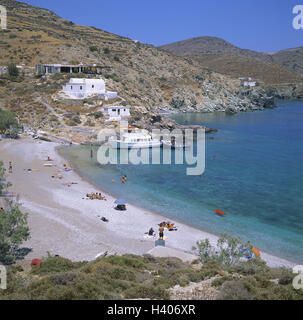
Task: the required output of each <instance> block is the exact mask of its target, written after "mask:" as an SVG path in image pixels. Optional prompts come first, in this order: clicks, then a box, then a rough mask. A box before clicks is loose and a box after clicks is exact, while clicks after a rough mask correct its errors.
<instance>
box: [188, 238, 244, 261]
mask: <svg viewBox="0 0 303 320" xmlns="http://www.w3.org/2000/svg"><path fill="white" fill-rule="evenodd" d="M197 246H198V248H195V247H193V250H196V251H198V254H199V256H200V260H201V262H202V263H207V262H209V261H218V262H220V263H222V264H223V265H225V266H231V265H235V264H237V263H238V262H239V261H240V259H241V258H246V256H247V250H250V249H248V248H249V247H250V245H249V243H248V242H247V243H244V242H242V241H241V240H240V239H239V238H238V237H233V236H231V235H228V234H227V233H222V234H221V235H220V237H219V239H218V241H217V246H216V247H213V246H212V245H211V244H210V242H209V240H208V239H205V240H201V241H198V242H197ZM243 248H247V250H245V251H244V250H243Z"/></svg>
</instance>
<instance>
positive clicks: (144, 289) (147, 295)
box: [125, 285, 169, 300]
mask: <svg viewBox="0 0 303 320" xmlns="http://www.w3.org/2000/svg"><path fill="white" fill-rule="evenodd" d="M125 298H126V299H137V298H143V299H165V300H167V299H169V293H168V292H167V291H166V290H165V289H164V288H163V287H160V286H158V287H155V286H146V285H138V286H135V287H132V288H130V289H128V290H126V292H125Z"/></svg>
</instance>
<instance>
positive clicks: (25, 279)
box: [0, 254, 303, 300]
mask: <svg viewBox="0 0 303 320" xmlns="http://www.w3.org/2000/svg"><path fill="white" fill-rule="evenodd" d="M294 276H295V275H294V274H293V273H292V272H291V270H288V269H284V268H275V269H272V268H269V267H267V266H266V264H265V262H264V261H262V260H261V259H252V260H249V261H243V262H239V263H237V264H236V265H232V266H228V267H227V266H225V265H222V264H220V263H219V262H216V261H209V262H207V263H205V264H203V265H202V264H199V263H197V261H195V262H193V263H192V264H189V263H185V262H182V261H181V260H179V259H176V258H155V257H152V256H150V255H144V256H135V255H129V254H128V255H123V256H116V255H114V256H108V257H105V258H98V259H97V260H94V261H90V262H87V261H83V262H72V261H70V260H68V259H65V258H62V257H59V256H50V255H49V256H48V257H47V258H44V259H43V262H42V263H41V265H40V267H35V266H34V267H33V268H32V270H31V271H28V272H25V271H24V270H23V267H21V266H20V265H16V266H13V267H12V268H10V269H9V271H8V286H7V290H5V291H4V290H2V291H0V299H25V300H28V299H30V300H32V299H33V300H36V299H52V300H71V299H73V300H78V299H92V300H95V299H98V300H99V299H169V298H171V297H173V290H174V289H173V287H174V286H176V285H178V286H180V287H179V288H181V289H182V288H186V286H188V285H190V284H191V283H199V284H200V285H201V287H203V283H204V281H206V280H207V279H213V280H212V282H211V287H212V288H213V290H215V292H216V296H215V297H214V298H216V299H231V300H238V299H241V300H242V299H245V300H251V299H259V300H261V299H270V300H274V299H283V300H284V299H294V300H295V299H298V300H302V299H303V290H302V289H300V290H295V289H294V288H293V287H292V279H293V278H294ZM205 290H208V289H205ZM204 294H205V293H203V292H201V298H203V295H204ZM184 298H186V299H191V296H186V297H184Z"/></svg>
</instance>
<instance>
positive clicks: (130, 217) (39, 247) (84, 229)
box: [0, 138, 296, 267]
mask: <svg viewBox="0 0 303 320" xmlns="http://www.w3.org/2000/svg"><path fill="white" fill-rule="evenodd" d="M59 146H60V144H57V143H52V142H44V141H34V140H32V139H30V138H21V139H19V140H15V141H14V140H8V141H6V140H2V142H0V151H1V155H3V156H2V157H1V160H4V162H5V164H6V162H7V161H8V159H12V161H13V164H16V163H17V165H18V167H19V163H20V160H21V163H22V160H23V161H24V163H25V164H27V165H31V166H34V167H37V168H38V167H39V170H40V171H39V172H31V173H28V172H26V171H24V170H23V172H22V171H21V168H19V170H18V171H19V172H18V175H17V174H16V173H15V172H13V174H12V175H8V177H7V180H8V181H11V182H12V183H13V187H12V188H11V189H12V191H14V192H16V193H17V194H19V195H20V200H21V202H22V207H24V209H25V211H26V212H29V225H30V228H31V233H32V239H30V240H29V241H27V242H26V243H25V244H24V245H25V246H26V245H28V246H29V247H32V248H33V251H32V252H31V253H30V254H29V255H28V256H27V257H26V258H25V259H28V258H36V257H39V256H40V257H41V256H45V254H46V253H47V251H49V252H50V253H53V254H60V255H61V256H65V257H67V258H69V259H71V260H93V259H94V258H95V257H96V256H97V255H98V254H99V253H103V252H105V251H108V252H109V253H117V254H123V253H133V254H144V253H147V252H148V251H149V250H151V249H152V248H154V240H156V238H153V239H146V238H144V233H145V232H147V231H148V230H149V228H150V227H153V228H154V230H155V231H156V233H157V230H158V229H157V224H158V223H160V222H161V221H164V220H167V219H169V220H172V218H167V217H165V216H163V215H162V214H160V213H157V212H153V211H150V210H147V209H145V208H140V207H139V206H137V205H136V204H132V203H129V204H128V205H127V211H126V212H119V211H116V210H115V209H114V208H113V202H114V199H115V198H114V196H113V195H111V194H110V193H108V192H107V191H106V190H102V189H100V187H99V186H96V185H94V184H93V183H92V182H91V181H89V179H87V178H86V177H85V176H83V175H81V173H79V171H78V170H79V169H76V168H75V170H73V171H72V172H69V173H60V174H62V175H63V176H64V178H63V179H62V181H59V180H58V179H52V178H51V175H52V174H53V173H54V170H55V171H59V172H60V170H62V168H63V163H69V160H67V159H65V158H64V157H63V156H61V155H60V154H59V151H58V147H59ZM36 147H37V148H36ZM9 149H10V150H9ZM44 149H47V150H44ZM42 154H45V156H46V155H47V156H50V157H51V158H52V159H54V162H53V164H54V166H53V168H46V167H43V163H42V162H45V160H42V159H41V158H42V157H41V155H42ZM20 155H21V159H20ZM45 156H43V157H44V158H45ZM3 158H4V159H3ZM25 164H23V165H25ZM29 168H30V167H29ZM32 168H33V167H32ZM60 168H61V169H60ZM21 173H23V174H21ZM40 173H41V174H40ZM29 174H30V175H32V177H33V179H27V175H29ZM24 178H25V179H24ZM66 179H69V180H70V181H73V180H74V181H77V184H75V185H72V186H70V187H66V186H64V185H63V184H62V183H63V182H65V180H66ZM60 182H61V183H60ZM24 183H25V184H24ZM46 185H47V187H45V186H46ZM29 186H31V188H29ZM29 189H30V190H31V192H30V193H29ZM97 190H98V191H100V192H101V193H102V194H103V195H105V197H106V199H107V201H101V200H85V195H86V193H90V192H92V191H94V192H96V191H97ZM42 191H43V192H45V195H46V196H45V197H43V198H41V197H39V196H38V197H37V194H36V193H38V194H39V193H40V192H42ZM62 212H64V215H62ZM98 214H99V216H98ZM101 216H105V217H107V218H108V219H109V222H108V223H104V222H102V221H100V217H101ZM96 221H98V223H97V222H96ZM134 221H135V222H136V223H134ZM174 222H175V224H176V226H177V227H178V231H177V232H169V231H166V232H165V235H167V237H168V238H167V240H166V246H167V247H168V248H173V249H178V250H182V251H185V252H191V247H192V246H195V245H196V241H199V240H201V239H205V238H209V240H210V242H211V243H212V244H215V243H216V240H217V239H218V236H217V235H214V234H211V233H208V232H207V231H203V230H201V229H198V228H195V227H194V226H191V225H188V224H185V223H183V222H179V221H177V220H175V219H174ZM43 254H44V255H43ZM261 256H262V258H263V260H265V261H266V262H267V264H268V265H269V266H271V267H278V266H286V267H292V266H294V265H295V264H296V263H294V262H292V261H288V260H286V259H284V258H280V257H277V256H274V255H271V254H269V253H266V252H263V251H262V253H261Z"/></svg>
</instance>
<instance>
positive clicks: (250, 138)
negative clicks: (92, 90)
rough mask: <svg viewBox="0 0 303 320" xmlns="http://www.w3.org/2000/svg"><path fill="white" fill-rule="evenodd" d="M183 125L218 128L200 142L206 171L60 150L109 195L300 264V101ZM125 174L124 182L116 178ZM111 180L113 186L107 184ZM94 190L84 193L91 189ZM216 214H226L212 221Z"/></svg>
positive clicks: (185, 120)
mask: <svg viewBox="0 0 303 320" xmlns="http://www.w3.org/2000/svg"><path fill="white" fill-rule="evenodd" d="M173 118H174V119H175V120H176V121H177V122H179V123H182V124H202V125H206V126H207V127H213V128H216V129H218V130H219V131H218V132H217V133H213V134H208V135H207V139H206V167H205V172H204V174H203V175H202V177H201V176H187V175H186V168H187V165H163V164H160V165H152V164H149V165H131V164H129V165H103V166H102V165H100V164H99V163H98V162H97V160H96V157H95V156H96V153H97V147H94V158H93V159H91V158H90V147H88V146H75V147H66V148H62V149H61V150H60V153H61V154H62V155H63V156H64V157H66V158H68V160H70V162H71V163H72V165H74V166H75V167H76V168H77V169H78V170H79V171H80V173H81V174H82V175H83V176H85V177H86V178H87V179H89V180H90V181H92V182H93V183H95V184H96V185H98V186H100V187H101V188H102V189H104V190H107V191H108V192H110V193H112V194H113V195H115V196H116V197H123V198H125V199H126V200H127V201H129V202H131V203H135V204H137V205H139V206H141V207H144V208H147V209H150V210H154V211H156V212H158V213H161V214H164V215H166V216H168V217H169V218H171V219H172V220H173V219H177V220H179V221H182V222H185V223H187V224H190V225H193V226H195V227H197V228H200V229H202V230H205V231H209V232H211V233H214V234H217V235H218V234H220V233H222V232H227V233H229V234H232V235H236V236H239V237H241V238H242V239H243V240H250V241H251V243H252V244H253V245H255V246H257V247H258V248H259V249H261V250H264V251H267V252H269V253H272V254H275V255H278V256H280V257H284V258H286V259H290V260H292V261H294V262H297V263H303V194H302V193H303V125H302V124H303V103H302V102H285V101H284V102H279V103H278V108H276V109H270V110H269V109H268V110H265V111H257V112H246V113H239V114H235V115H227V114H225V113H186V114H177V115H174V116H173ZM122 175H127V182H126V183H125V184H121V182H120V178H121V176H122ZM112 180H115V181H116V182H115V183H112ZM91 191H93V190H88V192H91ZM215 209H219V210H222V211H224V212H225V213H226V216H224V217H222V216H218V215H216V214H215V213H214V210H215Z"/></svg>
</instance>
